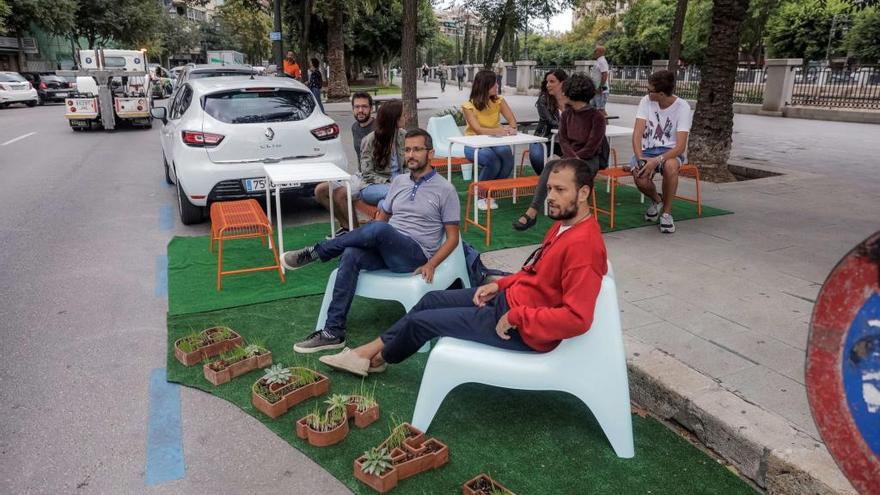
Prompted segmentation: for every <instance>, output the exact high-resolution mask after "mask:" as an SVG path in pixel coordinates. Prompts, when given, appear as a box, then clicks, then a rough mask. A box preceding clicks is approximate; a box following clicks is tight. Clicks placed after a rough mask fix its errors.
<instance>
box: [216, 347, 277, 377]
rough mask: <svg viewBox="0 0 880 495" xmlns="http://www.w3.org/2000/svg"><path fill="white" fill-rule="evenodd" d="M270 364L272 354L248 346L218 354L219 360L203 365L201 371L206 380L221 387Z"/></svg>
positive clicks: (263, 348)
mask: <svg viewBox="0 0 880 495" xmlns="http://www.w3.org/2000/svg"><path fill="white" fill-rule="evenodd" d="M270 364H272V353H271V352H269V350H268V349H266V348H265V347H263V346H262V345H259V344H249V345H247V346H245V347H241V346H235V347H233V348H232V349H230V350H229V351H226V352H222V353H220V357H219V359H216V360H214V361H211V362H210V363H207V364H205V365H204V366H203V367H202V369H203V371H204V374H205V379H206V380H208V381H209V382H211V383H213V384H214V385H223V384H224V383H226V382H228V381H230V380H232V379H233V378H235V377H238V376H241V375H243V374H245V373H247V372H249V371H253V370H255V369H259V368H265V367H266V366H269V365H270Z"/></svg>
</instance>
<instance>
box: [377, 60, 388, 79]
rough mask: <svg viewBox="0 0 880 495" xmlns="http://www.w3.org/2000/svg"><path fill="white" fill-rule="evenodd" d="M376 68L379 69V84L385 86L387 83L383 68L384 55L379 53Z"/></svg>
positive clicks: (386, 75)
mask: <svg viewBox="0 0 880 495" xmlns="http://www.w3.org/2000/svg"><path fill="white" fill-rule="evenodd" d="M378 70H379V86H387V85H388V74H387V72H386V71H387V69H386V68H385V56H384V55H379V62H378Z"/></svg>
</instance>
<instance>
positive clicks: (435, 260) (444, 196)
mask: <svg viewBox="0 0 880 495" xmlns="http://www.w3.org/2000/svg"><path fill="white" fill-rule="evenodd" d="M433 148H434V145H433V143H432V142H431V136H430V135H429V134H428V133H427V132H426V131H424V130H423V129H413V130H411V131H408V132H407V133H406V140H405V147H404V152H405V155H404V156H405V157H406V167H407V170H409V173H408V174H407V173H401V174H399V175H398V176H397V177H395V178H394V180H393V181H392V182H391V188H390V189H389V191H388V194H387V195H386V196H385V199H384V200H383V201H382V202H381V203H380V205H379V215H378V217H377V219H376V221H373V222H370V223H368V224H366V225H364V226H363V227H360V228H357V229H354V230H352V231H351V232H349V233H347V234H345V235H341V236H338V237H336V238H335V239H331V240H329V241H325V242H321V243H318V244H316V245H314V246H311V247H306V248H303V249H299V250H297V251H288V252H286V253H284V255H283V256H282V258H281V264H282V265H284V268H286V269H287V270H295V269H297V268H300V267H302V266H305V265H307V264H309V263H311V262H313V261H317V260H319V259H320V260H321V261H330V260H332V259H334V258H337V257H339V258H340V260H339V269H338V271H337V272H336V281H335V283H334V285H333V289H332V290H333V294H332V297H333V298H332V300H331V301H330V305H329V307H328V308H327V321H326V323H325V324H324V328H323V329H321V330H318V331H316V332H313V333H312V334H310V335H309V336H308V337H306V338H305V339H304V340H303V341H301V342H299V343H297V344H296V345H294V346H293V350H294V351H296V352H301V353H311V352H319V351H326V350H330V349H339V348H342V347H344V346H345V330H346V328H345V325H346V318H347V315H348V309H349V308H350V307H351V302H352V300H353V299H354V293H355V289H356V288H357V281H358V275H359V274H360V271H361V270H382V269H387V270H390V271H392V272H396V273H418V274H421V276H422V277H423V278H424V279H425V281H427V282H428V283H431V282H432V281H433V278H434V270H435V268H436V267H437V266H438V265H439V264H440V263H441V262H442V261H443V260H445V259H446V257H447V256H449V255H450V254H451V253H452V252H453V251H454V250H455V249H460V248H459V247H458V225H459V223H460V221H461V206H460V204H459V200H458V193H457V192H456V191H455V188H454V187H453V186H452V184H450V183H449V182H447V181H446V179H444V178H443V176H441V175H440V174H438V173H437V172H436V171H435V170H434V169H433V167H431V159H432V158H433V157H434V149H433ZM444 235H445V236H446V240H445V241H444V240H443V236H444ZM437 289H440V290H442V289H445V287H437Z"/></svg>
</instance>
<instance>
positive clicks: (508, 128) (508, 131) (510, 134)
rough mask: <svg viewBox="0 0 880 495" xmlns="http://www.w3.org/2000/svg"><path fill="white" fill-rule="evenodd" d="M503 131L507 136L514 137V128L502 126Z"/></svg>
mask: <svg viewBox="0 0 880 495" xmlns="http://www.w3.org/2000/svg"><path fill="white" fill-rule="evenodd" d="M504 129H505V130H506V132H507V135H508V136H516V127H511V126H509V125H506V126H504Z"/></svg>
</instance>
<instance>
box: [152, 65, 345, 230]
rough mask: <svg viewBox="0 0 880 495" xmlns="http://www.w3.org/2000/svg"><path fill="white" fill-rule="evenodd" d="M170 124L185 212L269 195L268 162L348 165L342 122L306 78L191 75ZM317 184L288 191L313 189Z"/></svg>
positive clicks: (165, 139) (183, 215) (167, 130)
mask: <svg viewBox="0 0 880 495" xmlns="http://www.w3.org/2000/svg"><path fill="white" fill-rule="evenodd" d="M152 115H153V117H154V118H156V119H159V120H161V121H162V123H163V124H164V125H163V126H162V132H161V139H162V154H163V159H164V162H165V180H166V181H168V183H169V184H176V185H177V194H178V209H179V212H180V220H181V222H182V223H183V224H185V225H190V224H194V223H198V222H200V221H202V218H203V216H204V211H205V207H207V206H208V205H210V203H213V202H215V201H222V200H231V199H244V198H265V194H266V193H265V188H266V179H265V174H264V171H263V165H264V164H266V163H309V162H331V163H334V164H336V165H337V166H339V167H340V168H342V169H343V170H345V169H346V168H347V159H346V157H345V152H344V151H343V148H342V142H341V140H340V138H339V126H338V125H337V124H336V123H335V122H334V121H333V119H331V118H330V117H328V116H326V115H324V113H322V112H321V110H320V108H319V107H318V103H317V101H316V100H315V98H314V96H313V95H312V93H311V92H310V91H309V90H308V88H306V86H305V85H303V84H302V83H300V82H298V81H295V80H293V79H288V78H282V77H253V78H251V77H238V76H235V77H216V78H213V77H212V78H206V79H193V80H188V81H186V82H184V83H183V85H182V86H181V87H180V88H179V89H178V91H177V93H176V94H175V96H174V99H173V100H172V101H171V102H170V103H169V106H168V108H167V109H165V108H162V107H156V108H153V110H152ZM313 190H314V184H311V185H303V186H302V187H300V188H292V189H290V190H285V192H292V193H298V194H303V195H311V194H312V191H313Z"/></svg>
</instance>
